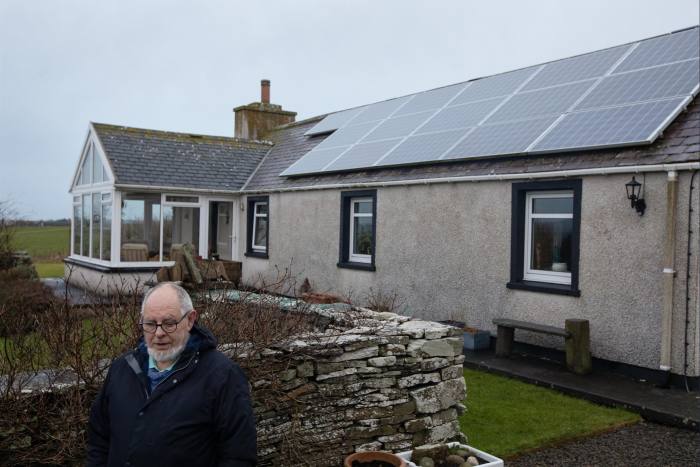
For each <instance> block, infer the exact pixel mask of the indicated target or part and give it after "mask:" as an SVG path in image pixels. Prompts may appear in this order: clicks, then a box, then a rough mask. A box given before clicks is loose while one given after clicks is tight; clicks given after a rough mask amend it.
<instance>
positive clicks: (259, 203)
mask: <svg viewBox="0 0 700 467" xmlns="http://www.w3.org/2000/svg"><path fill="white" fill-rule="evenodd" d="M262 205H265V206H267V213H265V214H259V213H258V206H262ZM269 215H270V206H269V203H268V202H267V201H255V202H253V232H252V235H253V236H252V237H251V239H250V245H251V247H252V248H253V251H255V252H257V253H267V244H265V245H256V244H255V233H256V229H257V226H258V223H257V219H258V217H261V218H262V217H264V218H265V220H267V223H266V229H267V234H266V236H265V238H266V239H267V240H268V241H269V238H268V236H269V235H270V220H269Z"/></svg>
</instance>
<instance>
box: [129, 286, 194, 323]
mask: <svg viewBox="0 0 700 467" xmlns="http://www.w3.org/2000/svg"><path fill="white" fill-rule="evenodd" d="M162 287H169V288H171V289H173V290H175V292H176V293H177V300H178V302H180V316H184V315H185V313H187V312H188V311H190V310H193V309H194V306H193V305H192V299H191V298H190V294H188V293H187V291H186V290H185V289H183V288H182V287H180V286H179V285H177V284H176V283H174V282H160V283H159V284H157V285H156V286H155V287H152V288H150V289H149V290H148V292H146V293H145V294H144V296H143V302H142V303H141V314H143V312H144V310H145V309H146V302H147V301H148V299H149V297H150V296H151V294H152V293H153V292H155V291H156V290H158V289H160V288H162Z"/></svg>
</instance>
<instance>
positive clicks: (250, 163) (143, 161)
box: [92, 123, 271, 191]
mask: <svg viewBox="0 0 700 467" xmlns="http://www.w3.org/2000/svg"><path fill="white" fill-rule="evenodd" d="M92 126H93V128H94V129H95V132H96V133H97V137H98V138H99V140H100V143H101V145H102V148H103V149H104V151H105V155H106V157H107V159H108V161H109V164H110V166H111V168H112V171H113V173H114V177H115V182H114V183H115V185H130V186H143V187H176V188H186V189H197V190H214V191H219V190H222V191H238V190H240V189H241V188H242V187H243V185H244V184H245V182H246V180H248V178H249V177H250V175H251V174H252V173H253V171H254V170H255V168H256V167H257V166H258V164H259V163H260V161H261V160H262V158H263V156H265V154H267V152H268V151H269V150H270V147H271V144H270V143H268V142H259V141H247V140H242V139H238V138H227V137H222V136H206V135H194V134H188V133H174V132H169V131H156V130H146V129H141V128H130V127H125V126H116V125H107V124H103V123H93V124H92Z"/></svg>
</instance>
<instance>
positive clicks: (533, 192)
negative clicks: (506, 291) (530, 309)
mask: <svg viewBox="0 0 700 467" xmlns="http://www.w3.org/2000/svg"><path fill="white" fill-rule="evenodd" d="M512 210H513V211H512V225H511V229H512V231H511V242H512V243H511V280H510V282H509V283H508V287H509V288H512V289H524V290H535V291H540V292H549V293H559V294H565V295H575V296H578V295H580V291H579V290H578V260H579V231H580V216H581V180H565V181H555V182H535V183H514V184H513V201H512Z"/></svg>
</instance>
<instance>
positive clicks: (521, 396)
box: [459, 369, 640, 458]
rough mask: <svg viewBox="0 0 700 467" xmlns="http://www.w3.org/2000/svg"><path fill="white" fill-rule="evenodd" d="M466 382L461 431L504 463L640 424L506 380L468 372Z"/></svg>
mask: <svg viewBox="0 0 700 467" xmlns="http://www.w3.org/2000/svg"><path fill="white" fill-rule="evenodd" d="M464 377H465V379H466V382H467V400H466V406H467V411H466V412H465V413H464V415H462V416H461V417H460V420H459V422H460V426H461V429H462V432H463V433H465V434H466V435H467V438H468V441H469V444H470V445H471V446H474V447H475V448H477V449H481V450H483V451H486V452H488V453H490V454H493V455H495V456H498V457H502V458H508V457H513V456H514V455H516V454H522V453H524V452H527V451H529V450H533V449H536V448H540V447H544V446H548V445H554V444H557V443H561V442H564V441H567V440H571V439H575V438H580V437H586V436H590V435H593V434H596V433H599V432H604V431H608V430H610V429H612V428H616V427H619V426H622V425H627V424H630V423H636V422H638V421H639V420H640V417H639V415H637V414H634V413H632V412H628V411H625V410H621V409H613V408H608V407H603V406H600V405H596V404H593V403H591V402H588V401H585V400H583V399H576V398H574V397H570V396H566V395H564V394H561V393H559V392H557V391H553V390H551V389H547V388H543V387H539V386H534V385H531V384H527V383H523V382H521V381H517V380H514V379H510V378H505V377H502V376H496V375H493V374H489V373H484V372H480V371H475V370H469V369H465V370H464Z"/></svg>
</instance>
